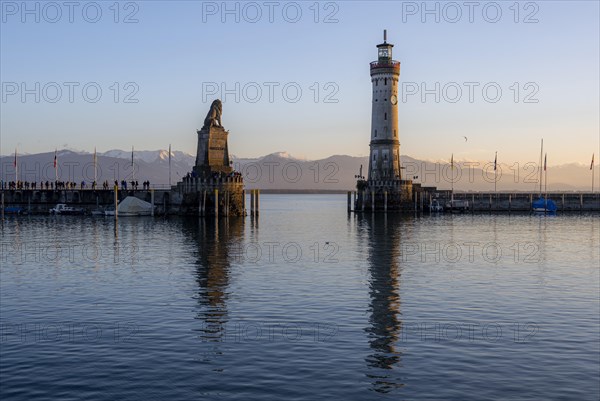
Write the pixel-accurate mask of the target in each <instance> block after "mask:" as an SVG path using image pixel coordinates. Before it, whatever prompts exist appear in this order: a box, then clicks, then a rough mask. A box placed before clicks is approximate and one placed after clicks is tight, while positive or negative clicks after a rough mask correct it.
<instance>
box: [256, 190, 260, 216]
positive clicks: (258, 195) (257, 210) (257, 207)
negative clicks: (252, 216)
mask: <svg viewBox="0 0 600 401" xmlns="http://www.w3.org/2000/svg"><path fill="white" fill-rule="evenodd" d="M259 212H260V189H257V190H256V215H257V216H258V214H259Z"/></svg>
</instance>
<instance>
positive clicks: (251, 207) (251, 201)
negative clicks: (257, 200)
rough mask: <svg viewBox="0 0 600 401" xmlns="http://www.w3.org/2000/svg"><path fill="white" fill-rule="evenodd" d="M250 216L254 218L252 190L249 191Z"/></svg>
mask: <svg viewBox="0 0 600 401" xmlns="http://www.w3.org/2000/svg"><path fill="white" fill-rule="evenodd" d="M250 216H252V217H254V190H253V189H251V190H250Z"/></svg>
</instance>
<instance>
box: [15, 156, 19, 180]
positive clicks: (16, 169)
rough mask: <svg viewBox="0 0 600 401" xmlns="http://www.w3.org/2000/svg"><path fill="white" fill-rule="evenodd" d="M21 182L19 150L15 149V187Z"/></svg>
mask: <svg viewBox="0 0 600 401" xmlns="http://www.w3.org/2000/svg"><path fill="white" fill-rule="evenodd" d="M18 182H19V162H18V161H17V148H16V147H15V185H17V183H18Z"/></svg>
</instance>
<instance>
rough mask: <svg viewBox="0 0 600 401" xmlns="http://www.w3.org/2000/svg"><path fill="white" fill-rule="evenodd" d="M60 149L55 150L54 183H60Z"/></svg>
mask: <svg viewBox="0 0 600 401" xmlns="http://www.w3.org/2000/svg"><path fill="white" fill-rule="evenodd" d="M57 154H58V149H56V148H54V183H55V184H56V182H57V181H58V156H57Z"/></svg>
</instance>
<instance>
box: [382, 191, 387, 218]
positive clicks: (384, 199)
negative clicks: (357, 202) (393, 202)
mask: <svg viewBox="0 0 600 401" xmlns="http://www.w3.org/2000/svg"><path fill="white" fill-rule="evenodd" d="M383 211H384V212H385V213H387V191H383Z"/></svg>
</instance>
